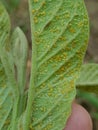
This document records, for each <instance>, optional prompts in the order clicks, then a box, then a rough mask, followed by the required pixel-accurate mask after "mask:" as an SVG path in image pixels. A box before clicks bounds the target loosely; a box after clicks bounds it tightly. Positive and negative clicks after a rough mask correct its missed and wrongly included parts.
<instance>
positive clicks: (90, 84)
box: [77, 63, 98, 94]
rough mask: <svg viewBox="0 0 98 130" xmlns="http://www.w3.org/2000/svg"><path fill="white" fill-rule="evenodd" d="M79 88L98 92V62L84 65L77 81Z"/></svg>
mask: <svg viewBox="0 0 98 130" xmlns="http://www.w3.org/2000/svg"><path fill="white" fill-rule="evenodd" d="M77 88H78V89H82V90H85V91H88V92H94V93H97V94H98V64H93V63H89V64H85V65H83V67H82V69H81V73H80V77H79V79H78V81H77Z"/></svg>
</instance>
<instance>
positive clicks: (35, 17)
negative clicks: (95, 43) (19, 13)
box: [23, 0, 89, 130]
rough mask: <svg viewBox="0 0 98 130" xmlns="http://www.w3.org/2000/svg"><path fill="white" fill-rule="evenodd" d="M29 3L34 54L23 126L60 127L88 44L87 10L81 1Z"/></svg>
mask: <svg viewBox="0 0 98 130" xmlns="http://www.w3.org/2000/svg"><path fill="white" fill-rule="evenodd" d="M29 6H30V18H31V28H32V30H31V31H32V48H33V53H32V71H31V80H30V88H29V92H28V103H27V108H26V113H25V123H24V128H23V129H24V130H28V129H31V130H62V129H63V128H64V126H65V124H66V121H67V119H68V117H69V115H70V113H71V104H72V101H73V99H74V98H75V93H76V92H75V82H76V79H77V77H78V73H79V71H80V67H81V64H82V60H83V57H84V53H85V50H86V47H87V42H88V32H89V29H88V28H89V27H88V17H87V12H86V9H85V5H84V1H83V0H80V1H79V0H74V1H73V0H47V1H45V0H29ZM30 118H31V123H30ZM29 123H30V124H29ZM28 127H29V128H28Z"/></svg>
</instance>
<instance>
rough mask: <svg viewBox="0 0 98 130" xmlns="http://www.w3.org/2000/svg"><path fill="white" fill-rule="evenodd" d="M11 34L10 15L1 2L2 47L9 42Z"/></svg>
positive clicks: (0, 44)
mask: <svg viewBox="0 0 98 130" xmlns="http://www.w3.org/2000/svg"><path fill="white" fill-rule="evenodd" d="M9 34H10V20H9V16H8V13H7V11H6V10H5V8H4V6H3V5H2V3H1V2H0V48H1V47H3V46H4V45H5V43H6V42H7V40H8V38H9ZM5 41H6V42H5Z"/></svg>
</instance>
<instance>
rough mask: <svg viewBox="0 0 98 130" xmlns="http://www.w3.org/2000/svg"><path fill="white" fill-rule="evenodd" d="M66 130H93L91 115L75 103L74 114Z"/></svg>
mask: <svg viewBox="0 0 98 130" xmlns="http://www.w3.org/2000/svg"><path fill="white" fill-rule="evenodd" d="M64 130H92V120H91V117H90V115H89V113H88V112H87V111H86V110H85V109H84V108H83V107H82V106H80V105H78V104H76V103H73V105H72V114H71V116H70V118H69V119H68V122H67V124H66V128H65V129H64Z"/></svg>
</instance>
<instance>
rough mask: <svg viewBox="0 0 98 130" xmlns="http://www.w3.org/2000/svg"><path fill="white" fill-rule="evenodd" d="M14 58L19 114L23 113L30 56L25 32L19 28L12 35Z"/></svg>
mask: <svg viewBox="0 0 98 130" xmlns="http://www.w3.org/2000/svg"><path fill="white" fill-rule="evenodd" d="M11 42H12V48H11V51H12V53H11V54H12V56H13V61H14V66H15V69H16V73H15V75H16V80H17V84H18V87H19V92H20V103H19V106H20V107H19V111H18V114H21V113H22V112H23V109H24V108H23V106H24V105H23V102H24V90H25V85H26V67H27V66H26V65H27V56H28V42H27V39H26V37H25V35H24V33H23V31H22V30H21V29H20V28H19V27H17V28H16V29H15V31H14V33H13V35H12V41H11Z"/></svg>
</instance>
